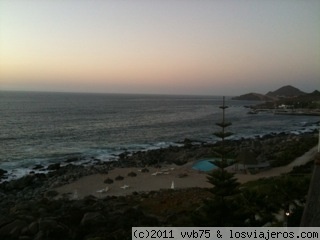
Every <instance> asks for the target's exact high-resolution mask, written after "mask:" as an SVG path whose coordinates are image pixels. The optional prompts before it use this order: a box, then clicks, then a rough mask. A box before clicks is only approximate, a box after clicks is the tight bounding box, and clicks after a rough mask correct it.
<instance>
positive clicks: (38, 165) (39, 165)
mask: <svg viewBox="0 0 320 240" xmlns="http://www.w3.org/2000/svg"><path fill="white" fill-rule="evenodd" d="M43 168H44V167H43V166H42V165H41V164H37V165H35V166H34V167H33V168H32V169H33V170H39V169H43Z"/></svg>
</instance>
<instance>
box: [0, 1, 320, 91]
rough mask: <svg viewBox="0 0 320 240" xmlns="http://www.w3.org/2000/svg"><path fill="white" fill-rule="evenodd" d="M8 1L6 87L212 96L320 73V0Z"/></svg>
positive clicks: (311, 80) (0, 18) (2, 40)
mask: <svg viewBox="0 0 320 240" xmlns="http://www.w3.org/2000/svg"><path fill="white" fill-rule="evenodd" d="M0 6H1V7H0V52H1V54H0V90H1V89H19V88H21V89H22V90H23V89H44V90H45V89H48V90H50V89H54V90H59V89H60V90H65V89H66V88H67V89H71V90H72V89H73V90H75V91H78V90H79V89H80V90H82V89H87V90H88V91H105V92H108V91H119V92H130V91H134V92H154V93H157V92H159V93H166V92H170V93H171V92H172V91H176V92H177V93H203V94H206V93H208V92H211V91H214V90H216V91H221V90H223V89H229V90H226V93H227V92H228V91H229V92H233V91H234V89H239V90H240V91H241V89H245V87H244V86H246V85H248V86H249V85H251V86H259V85H260V86H267V85H269V86H270V85H271V86H272V85H275V84H279V82H283V83H284V84H300V85H302V86H303V85H305V84H309V85H310V86H309V87H310V88H315V87H317V83H318V80H319V77H320V74H319V71H318V70H317V69H318V67H319V59H320V56H319V52H320V51H319V45H318V41H319V40H320V33H319V31H316V29H317V27H316V24H317V22H318V21H319V20H320V19H319V14H318V13H317V11H316V10H315V9H317V8H318V7H320V3H319V2H317V1H308V2H298V1H282V2H280V3H278V2H268V3H266V2H250V3H248V2H246V1H239V2H238V3H234V2H233V3H232V4H231V3H228V2H227V3H219V2H211V1H201V2H199V1H188V2H184V3H180V2H177V1H172V2H171V1H170V2H163V1H154V2H152V3H151V2H149V1H143V0H141V1H137V2H135V3H134V4H133V3H131V2H125V1H123V2H118V1H109V2H94V3H93V2H91V1H80V2H78V1H77V2H76V1H68V2H62V1H57V2H40V1H29V2H28V3H25V2H24V1H14V2H12V1H2V2H1V3H0ZM302 78H304V79H302ZM265 81H267V82H265Z"/></svg>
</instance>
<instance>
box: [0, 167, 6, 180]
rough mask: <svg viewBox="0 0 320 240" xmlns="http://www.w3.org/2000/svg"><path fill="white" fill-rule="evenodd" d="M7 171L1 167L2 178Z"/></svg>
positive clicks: (0, 175)
mask: <svg viewBox="0 0 320 240" xmlns="http://www.w3.org/2000/svg"><path fill="white" fill-rule="evenodd" d="M6 173H7V171H6V170H3V169H1V168H0V178H2V177H3V176H4V175H5V174H6Z"/></svg>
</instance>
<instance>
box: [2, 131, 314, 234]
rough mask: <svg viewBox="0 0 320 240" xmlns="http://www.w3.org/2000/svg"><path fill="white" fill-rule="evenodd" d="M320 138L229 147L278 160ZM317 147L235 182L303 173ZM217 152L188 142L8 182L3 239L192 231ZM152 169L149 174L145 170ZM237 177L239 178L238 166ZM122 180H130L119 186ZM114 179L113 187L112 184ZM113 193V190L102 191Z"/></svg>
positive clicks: (282, 137) (268, 139)
mask: <svg viewBox="0 0 320 240" xmlns="http://www.w3.org/2000/svg"><path fill="white" fill-rule="evenodd" d="M317 136H318V133H316V132H312V133H302V134H300V135H296V134H286V133H280V134H269V135H267V136H264V137H257V138H255V139H241V140H229V141H228V143H229V144H230V145H232V146H234V147H235V149H236V151H240V150H245V149H248V148H250V149H254V150H256V151H260V152H261V153H260V155H259V157H260V159H263V157H266V158H268V157H270V158H271V157H273V156H275V155H270V151H271V150H272V149H273V150H274V153H276V154H278V153H281V152H283V151H285V149H286V148H288V149H289V150H290V149H292V147H294V146H300V145H301V143H302V142H305V141H307V142H308V141H309V140H310V138H311V139H314V138H315V139H316V140H317V139H318V138H317ZM311 143H313V142H310V144H311ZM314 145H315V144H313V145H312V146H310V147H307V148H305V149H306V151H305V152H304V153H303V154H299V156H297V157H294V161H292V162H291V163H290V164H287V165H286V166H283V167H272V168H271V169H269V170H265V171H261V172H259V173H248V172H247V173H244V172H242V173H241V172H238V173H236V175H235V176H236V177H237V179H238V181H239V182H240V183H244V182H248V181H253V180H257V179H260V178H268V177H273V176H279V175H280V174H285V173H287V172H289V171H290V170H291V169H293V168H294V167H295V166H299V165H300V164H304V163H306V162H308V161H312V160H314V159H313V158H312V156H313V155H314V154H315V153H316V147H314ZM307 146H309V145H307ZM214 147H215V145H214V144H211V145H210V144H204V143H203V144H197V145H193V144H192V143H190V142H186V143H185V145H184V146H183V147H169V148H166V149H157V150H150V151H146V152H137V153H132V154H128V153H126V154H123V155H121V156H119V160H118V161H114V162H108V163H106V162H97V164H96V165H92V166H81V165H74V164H72V163H69V164H68V165H66V166H60V164H53V165H50V169H51V170H50V171H49V172H48V173H47V174H44V173H33V174H29V175H27V176H25V177H22V178H20V179H17V180H12V181H7V182H3V183H1V184H0V236H4V237H8V236H10V237H11V238H10V239H19V236H21V234H22V235H23V236H25V235H27V236H31V237H29V238H26V239H45V237H44V236H45V235H44V234H54V239H57V238H59V239H65V236H71V237H70V238H68V239H82V236H84V235H88V236H89V235H90V234H92V233H96V232H97V231H96V230H97V229H100V230H101V229H103V231H104V232H105V234H106V235H105V236H108V237H110V238H106V239H119V229H121V231H122V233H123V234H122V235H121V236H122V237H121V238H122V239H126V238H125V236H129V235H128V234H129V233H130V231H131V226H153V227H154V226H168V225H170V224H171V225H172V224H173V225H175V226H179V225H180V224H181V225H184V226H185V225H187V224H190V222H189V221H190V219H189V217H190V216H189V217H187V218H186V216H187V215H188V214H192V213H194V212H197V210H196V211H195V210H194V208H196V209H199V208H201V206H203V201H205V200H206V199H208V197H210V191H208V190H209V188H211V187H212V185H211V184H209V183H208V182H207V174H206V173H205V172H199V171H197V170H194V169H192V164H193V163H194V162H195V161H196V160H197V159H198V158H199V157H203V156H206V155H207V154H208V152H210V149H212V148H214ZM144 168H147V169H148V170H149V171H148V172H144V171H142V169H144ZM139 170H141V171H139ZM229 171H233V167H232V166H231V167H230V168H229ZM132 172H134V173H135V174H136V175H134V174H132ZM159 172H161V173H159ZM155 173H157V174H155ZM119 176H122V177H123V179H122V180H116V179H120V178H119ZM107 179H112V180H113V183H107V181H106V180H107ZM172 182H174V184H173V185H174V188H172ZM124 186H128V187H124ZM106 187H108V191H106V192H103V191H101V190H105V189H106ZM98 191H99V192H98ZM186 200H187V201H186ZM192 209H193V210H192ZM59 234H60V235H59ZM34 236H36V238H35V237H34ZM75 236H76V237H75ZM90 236H92V235H90ZM112 236H114V238H113V237H112Z"/></svg>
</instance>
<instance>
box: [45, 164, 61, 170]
mask: <svg viewBox="0 0 320 240" xmlns="http://www.w3.org/2000/svg"><path fill="white" fill-rule="evenodd" d="M47 169H48V170H50V171H55V170H58V169H60V163H54V164H51V165H49V166H48V168H47Z"/></svg>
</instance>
